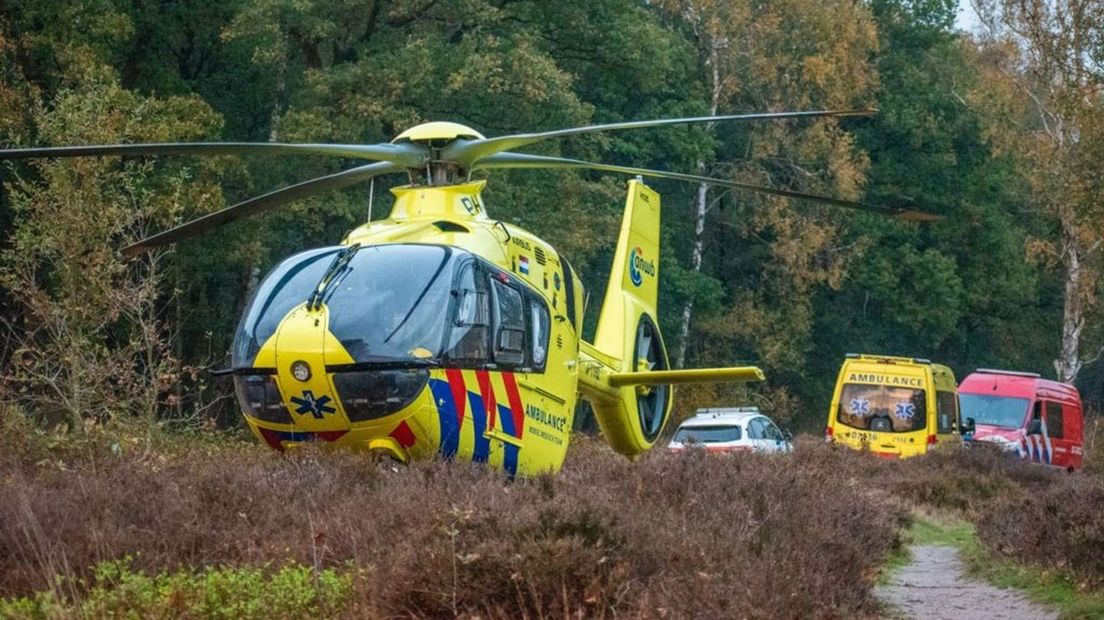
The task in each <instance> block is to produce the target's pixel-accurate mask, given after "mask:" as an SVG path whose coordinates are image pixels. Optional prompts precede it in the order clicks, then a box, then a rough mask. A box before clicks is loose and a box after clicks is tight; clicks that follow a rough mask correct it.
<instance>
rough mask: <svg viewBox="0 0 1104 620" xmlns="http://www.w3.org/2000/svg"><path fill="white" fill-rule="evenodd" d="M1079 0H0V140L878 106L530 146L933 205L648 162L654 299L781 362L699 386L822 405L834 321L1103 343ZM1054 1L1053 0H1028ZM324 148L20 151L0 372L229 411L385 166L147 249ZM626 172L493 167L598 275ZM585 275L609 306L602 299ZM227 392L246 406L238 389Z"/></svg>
mask: <svg viewBox="0 0 1104 620" xmlns="http://www.w3.org/2000/svg"><path fill="white" fill-rule="evenodd" d="M1096 4H1097V3H1093V2H1088V1H1086V0H1058V1H1057V2H1046V3H1043V2H1039V1H1034V0H983V1H980V0H979V2H978V3H977V6H978V11H979V15H980V17H981V22H982V26H981V29H980V30H979V31H978V32H975V33H965V32H961V31H958V30H956V29H955V26H954V24H955V14H956V11H957V3H956V2H955V1H954V0H866V1H859V0H777V1H772V2H769V3H763V2H751V1H750V0H560V1H557V2H544V1H540V0H337V1H320V0H186V1H180V2H171V3H166V2H156V1H151V0H86V1H83V2H71V3H65V2H20V1H16V0H0V146H2V147H3V148H12V147H18V146H51V145H62V144H80V143H112V142H141V141H158V142H160V141H176V140H180V141H195V140H228V141H282V142H295V141H311V142H341V143H354V142H368V143H374V142H385V141H389V140H390V139H391V138H393V137H394V136H395V135H397V134H398V133H400V132H401V131H402V130H403V129H405V128H407V127H410V126H412V125H414V124H416V123H419V122H424V121H430V120H451V121H456V122H460V123H464V124H467V125H470V126H472V127H474V128H476V129H478V130H479V131H481V132H483V133H485V134H486V135H489V136H493V135H498V134H503V133H514V132H521V131H537V130H548V129H556V128H561V127H568V126H574V125H582V124H592V123H604V122H615V121H625V120H638V119H647V118H663V117H675V116H700V115H707V114H736V113H743V112H753V111H783V110H801V109H824V108H874V109H877V110H878V111H879V112H878V114H877V116H875V117H874V118H872V119H862V118H844V119H828V120H801V121H785V122H781V121H780V122H769V123H759V124H716V125H709V126H694V127H682V126H679V127H665V128H660V129H649V130H641V131H632V132H620V133H617V134H615V135H614V134H609V135H586V136H578V137H572V138H567V139H563V140H560V141H553V142H548V143H542V144H541V145H539V147H537V148H536V149H535V151H534V152H538V153H541V154H551V155H563V156H569V157H575V158H579V159H589V160H601V161H605V162H610V163H616V164H623V165H633V166H640V167H648V168H660V169H667V170H673V171H679V172H687V173H695V174H697V173H702V174H708V175H712V176H719V177H724V178H730V179H733V180H737V181H742V182H745V183H755V184H763V185H770V186H774V187H779V188H785V189H791V190H797V191H805V192H816V193H822V194H828V195H832V196H836V197H840V198H845V199H851V200H859V199H861V200H865V201H868V202H872V203H878V204H886V205H891V206H905V207H908V208H913V209H918V210H924V211H929V212H932V213H937V214H940V215H942V216H944V219H943V220H942V221H940V222H937V223H932V224H915V223H907V222H899V221H895V220H889V219H885V218H881V217H878V216H876V215H871V214H866V213H857V212H848V211H844V210H840V209H836V208H832V207H825V206H820V205H815V204H810V203H803V202H800V201H792V200H786V199H781V198H777V197H764V196H760V195H753V194H746V193H739V192H734V191H724V190H721V189H716V188H699V187H697V186H694V185H689V184H679V183H675V182H668V181H657V182H655V183H654V184H653V186H654V187H655V188H656V189H657V190H658V191H659V192H660V193H661V194H662V196H663V201H664V229H663V239H662V247H663V252H662V256H661V264H662V273H663V277H662V278H661V292H660V303H661V323H662V325H661V327H662V330H663V332H664V334H665V337H666V340H667V344H668V348H669V349H670V351H671V355H672V359H673V360H674V359H676V358H677V361H678V362H679V363H681V364H684V365H687V366H693V365H716V364H739V363H754V364H758V365H760V366H762V367H763V369H764V370H765V372H766V375H767V377H768V381H767V382H766V383H765V384H764V385H762V386H758V387H756V388H754V389H753V390H752V391H746V388H738V387H733V386H723V385H722V386H713V387H707V388H702V389H695V390H690V389H687V390H683V391H682V393H681V396H682V398H681V399H680V402H679V404H678V406H679V408H680V409H679V410H680V412H682V413H685V412H686V411H688V410H690V409H692V408H694V407H695V406H698V405H701V404H707V403H709V404H712V403H715V402H720V401H725V402H728V401H734V400H739V401H741V402H745V401H748V402H750V403H751V404H759V405H760V406H762V407H763V408H764V409H766V410H767V411H768V412H770V413H771V414H772V415H774V416H775V417H776V418H777V419H779V420H781V421H784V422H786V423H788V424H793V425H795V426H798V427H801V428H805V429H809V430H811V429H814V428H815V427H817V425H818V424H820V421H821V420H822V418H823V413H824V411H825V410H826V408H827V406H828V401H829V399H830V395H831V389H832V386H833V384H834V381H835V374H836V372H837V370H838V368H839V364H840V362H841V361H842V359H843V356H844V354H845V353H848V352H868V353H885V354H892V355H904V356H916V357H925V358H930V359H932V360H934V361H939V362H942V363H946V364H948V365H949V366H951V367H952V368H953V369H954V371H955V372H956V374H957V375H958V377H959V378H960V379H961V378H962V377H963V376H965V374H966V373H968V372H970V371H972V370H974V369H975V368H978V367H1003V368H1009V369H1016V370H1027V371H1036V372H1040V373H1042V374H1043V375H1044V376H1050V377H1059V378H1061V379H1064V380H1070V381H1074V382H1076V383H1077V384H1078V385H1079V386H1080V387H1081V388H1082V391H1083V393H1084V395H1085V397H1086V399H1087V400H1088V401H1089V402H1090V403H1091V404H1093V406H1094V407H1095V408H1097V409H1099V405H1100V402H1101V399H1102V398H1104V394H1102V388H1101V385H1102V384H1104V381H1102V379H1104V364H1100V363H1098V362H1097V358H1099V357H1100V354H1099V351H1100V350H1101V347H1102V345H1104V330H1102V328H1101V325H1102V323H1101V310H1102V309H1101V307H1100V304H1099V303H1098V301H1097V296H1098V295H1097V293H1098V290H1099V287H1100V284H1101V279H1102V273H1104V259H1102V254H1104V250H1102V249H1101V244H1102V242H1104V213H1102V212H1101V209H1102V208H1104V207H1102V205H1101V202H1100V199H1099V196H1100V195H1101V191H1100V190H1101V189H1104V188H1102V187H1101V186H1100V185H1101V183H1102V181H1101V178H1100V175H1099V172H1098V169H1099V167H1100V166H1099V164H1100V162H1101V161H1104V105H1102V102H1101V89H1100V86H1101V80H1104V69H1102V66H1101V64H1100V63H1101V61H1102V59H1104V34H1102V32H1104V11H1102V10H1101V9H1100V8H1099V7H1097V6H1096ZM1040 7H1042V8H1040ZM343 164H344V162H340V161H334V160H328V159H318V158H310V157H302V158H298V157H297V158H292V159H276V158H264V157H253V158H234V157H219V158H215V159H198V158H189V157H173V158H169V157H165V158H158V159H152V158H117V157H116V158H104V159H99V160H97V159H73V160H66V161H53V160H42V161H34V162H29V161H21V162H16V163H7V164H5V165H4V166H3V168H2V169H0V183H2V190H0V318H2V319H3V324H2V325H0V330H2V331H0V343H2V347H3V348H2V349H0V399H2V400H4V401H7V402H11V403H15V404H17V405H18V406H19V407H21V408H22V409H23V410H24V411H26V412H27V413H28V414H33V415H35V416H39V417H41V418H42V419H43V420H47V421H50V422H53V423H57V422H63V423H66V424H69V425H71V426H73V427H82V426H84V425H87V424H89V423H92V422H96V421H105V420H108V419H111V418H113V417H116V416H137V417H143V418H146V419H164V418H174V419H192V420H195V419H215V418H220V419H221V420H223V421H224V422H225V421H236V420H237V414H236V412H235V411H234V406H233V404H232V403H233V400H232V398H231V395H230V389H229V386H226V385H222V384H221V383H218V382H216V381H213V380H212V379H211V378H210V377H209V376H208V375H207V373H206V370H207V369H210V368H219V367H222V366H224V365H225V364H226V363H227V357H228V350H229V345H230V341H231V339H232V337H233V332H234V328H235V324H236V321H237V319H238V317H239V315H240V312H241V310H242V308H243V307H244V305H245V304H246V302H247V301H248V297H249V295H250V293H251V291H252V290H253V289H254V288H255V286H256V284H257V281H258V279H259V278H260V277H261V276H262V275H263V274H264V273H265V272H267V270H268V269H269V268H271V267H272V266H273V265H274V264H275V263H276V262H277V261H279V260H280V259H281V258H282V257H285V256H287V255H288V254H291V253H293V252H296V251H299V250H302V249H306V248H309V247H315V246H321V245H327V244H332V243H335V242H336V241H338V240H339V239H340V238H341V237H342V235H343V234H344V233H345V232H346V231H347V230H349V229H351V228H353V227H354V226H356V225H358V224H360V223H362V222H363V221H365V220H366V219H367V218H368V217H369V213H368V205H369V198H370V197H369V192H370V191H373V192H374V197H373V202H374V204H375V210H374V212H373V213H372V214H371V216H372V217H373V218H376V219H378V218H380V217H383V216H384V214H385V213H386V210H387V206H388V205H387V203H388V200H387V197H388V194H387V193H386V191H385V190H386V189H387V187H385V185H384V182H383V181H377V182H376V183H375V184H374V186H372V187H358V188H354V189H350V190H346V191H343V192H340V193H335V194H330V195H326V196H323V197H315V198H310V199H307V200H303V201H301V202H299V203H296V204H295V205H293V206H291V207H288V208H284V209H281V210H279V211H277V212H273V213H271V214H269V215H266V216H263V217H255V218H251V219H249V220H246V221H243V222H240V223H236V224H234V225H230V226H227V227H225V228H223V229H221V230H219V231H218V232H216V233H213V234H209V235H206V236H204V237H202V238H199V239H195V240H190V241H187V242H183V243H180V244H179V245H178V246H176V247H175V248H174V249H171V250H168V251H162V252H158V253H155V254H152V255H149V256H146V257H144V258H142V259H141V260H139V261H137V262H134V263H125V262H123V261H121V260H120V258H119V257H118V255H117V250H118V249H119V248H120V247H122V246H124V245H126V244H127V243H130V242H133V241H135V240H137V239H139V238H141V237H143V236H145V235H147V234H149V233H152V232H156V231H158V230H161V229H164V228H166V227H168V226H171V225H172V224H174V223H179V222H181V221H184V220H186V219H189V218H191V217H194V216H197V215H201V214H203V213H209V212H212V211H214V210H217V209H220V208H223V207H225V206H227V205H229V204H232V203H234V202H236V201H239V200H242V199H245V198H248V197H250V196H254V195H257V194H260V193H263V192H265V191H269V190H271V189H275V188H278V187H282V186H285V185H288V184H291V183H294V182H296V181H300V180H304V179H308V178H311V177H315V176H319V175H322V174H326V173H330V172H335V171H337V170H339V169H341V168H342V167H343ZM625 180H626V179H625V178H623V177H619V176H611V175H603V174H598V173H592V172H579V171H514V172H504V171H503V172H496V173H494V175H493V178H492V181H491V183H490V184H489V186H488V189H487V191H486V193H485V198H486V202H487V205H488V209H489V210H490V211H491V212H492V214H493V215H494V217H497V218H500V219H503V220H506V221H509V222H511V223H514V224H517V225H520V226H522V227H525V228H528V229H530V230H532V231H533V232H535V233H536V234H538V235H541V236H543V237H544V238H546V239H547V240H548V241H549V242H551V243H552V244H553V245H555V246H556V247H557V249H559V250H560V251H561V252H562V253H563V254H564V255H565V256H567V257H568V258H569V259H570V260H571V261H572V264H573V265H575V266H576V268H577V269H578V271H579V272H580V274H581V275H582V277H583V280H584V282H586V284H587V286H588V288H589V290H590V291H591V293H592V302H593V301H594V299H597V297H595V296H594V292H595V291H601V290H602V288H603V287H604V285H605V278H606V274H607V272H608V270H609V262H610V260H611V257H612V252H613V247H614V243H615V241H616V230H617V226H618V222H619V217H620V209H621V206H622V202H623V196H624V187H625ZM596 306H597V304H596V303H591V304H590V305H589V306H588V318H589V319H590V323H591V324H592V325H593V322H594V318H595V317H596V315H597V310H598V308H597V307H596ZM235 423H236V422H235Z"/></svg>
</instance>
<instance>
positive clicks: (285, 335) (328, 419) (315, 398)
mask: <svg viewBox="0 0 1104 620" xmlns="http://www.w3.org/2000/svg"><path fill="white" fill-rule="evenodd" d="M326 319H327V316H326V310H325V308H324V307H323V308H319V309H315V310H307V309H306V308H305V307H300V308H297V309H295V310H293V311H292V312H291V313H290V314H289V315H288V316H287V318H285V319H284V321H283V323H282V324H281V325H280V328H279V330H278V331H277V333H276V336H275V337H276V372H277V378H276V380H277V382H278V383H279V385H280V392H281V394H282V396H283V399H284V404H285V405H286V406H287V408H288V411H289V412H290V414H291V419H292V424H294V425H295V426H296V427H297V429H301V430H304V431H312V432H318V431H335V430H343V429H347V428H348V427H349V421H348V419H347V418H346V417H345V414H344V411H342V408H341V403H340V402H339V401H338V398H337V394H336V392H335V390H334V388H333V386H332V385H331V383H330V378H329V376H328V373H327V372H326V348H327V342H326V340H327V338H326V336H327V331H326V324H327V320H326Z"/></svg>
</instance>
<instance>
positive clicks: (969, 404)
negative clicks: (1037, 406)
mask: <svg viewBox="0 0 1104 620" xmlns="http://www.w3.org/2000/svg"><path fill="white" fill-rule="evenodd" d="M958 400H959V402H960V403H961V412H960V414H959V415H961V417H962V419H963V420H965V419H966V418H973V419H974V424H989V425H991V426H1000V427H1002V428H1023V425H1024V420H1026V419H1027V408H1028V405H1029V403H1028V401H1027V399H1026V398H1012V397H1010V396H993V395H990V394H959V395H958Z"/></svg>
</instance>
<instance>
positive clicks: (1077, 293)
mask: <svg viewBox="0 0 1104 620" xmlns="http://www.w3.org/2000/svg"><path fill="white" fill-rule="evenodd" d="M1072 217H1073V216H1072V215H1067V214H1063V215H1061V216H1060V218H1061V220H1062V265H1063V267H1065V271H1066V273H1065V276H1066V283H1065V284H1066V291H1065V299H1064V306H1063V308H1062V350H1061V353H1060V354H1059V356H1058V359H1056V360H1054V370H1055V372H1057V373H1058V380H1059V381H1061V382H1062V383H1073V382H1074V380H1076V379H1077V375H1078V373H1080V372H1081V367H1082V365H1083V362H1082V360H1081V332H1082V331H1083V330H1084V328H1085V312H1084V306H1083V304H1082V301H1083V299H1084V294H1083V292H1082V287H1083V286H1084V285H1083V283H1082V278H1083V275H1084V274H1083V273H1082V270H1081V258H1082V252H1081V248H1080V247H1079V245H1078V241H1077V235H1076V230H1075V228H1076V224H1075V223H1074V222H1072V221H1070V220H1071V219H1072Z"/></svg>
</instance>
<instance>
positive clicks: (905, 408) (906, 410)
mask: <svg viewBox="0 0 1104 620" xmlns="http://www.w3.org/2000/svg"><path fill="white" fill-rule="evenodd" d="M893 415H895V416H897V417H898V418H901V419H902V420H911V419H912V418H913V417H914V416H915V415H916V405H914V404H912V403H897V410H896V411H894V412H893Z"/></svg>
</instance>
